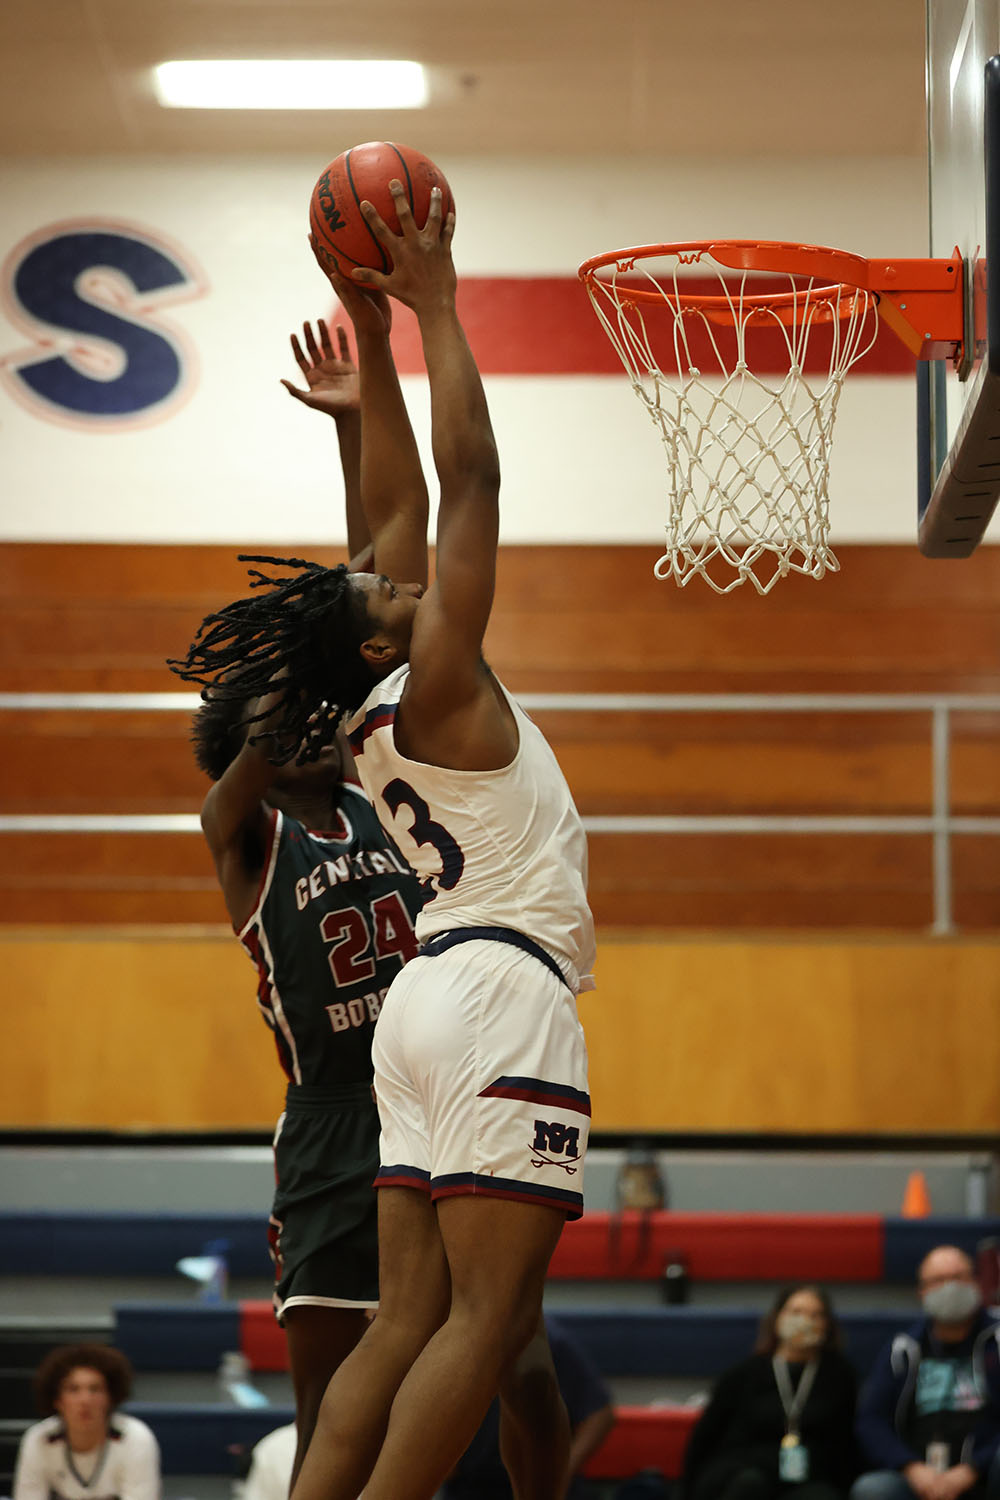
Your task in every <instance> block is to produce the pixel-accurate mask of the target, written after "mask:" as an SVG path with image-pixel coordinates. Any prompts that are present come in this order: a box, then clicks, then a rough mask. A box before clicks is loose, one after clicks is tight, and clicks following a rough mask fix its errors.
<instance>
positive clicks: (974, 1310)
mask: <svg viewBox="0 0 1000 1500" xmlns="http://www.w3.org/2000/svg"><path fill="white" fill-rule="evenodd" d="M918 1286H919V1289H920V1299H921V1302H922V1304H923V1311H924V1316H923V1317H922V1318H921V1319H920V1321H919V1322H917V1323H914V1324H913V1325H912V1327H910V1328H908V1329H907V1330H906V1331H905V1332H902V1333H899V1334H897V1335H896V1337H895V1338H894V1339H893V1340H892V1343H891V1344H890V1345H889V1346H888V1348H886V1349H885V1350H883V1352H882V1354H881V1355H880V1356H879V1359H878V1360H877V1362H876V1364H875V1366H874V1368H873V1369H872V1372H871V1374H870V1375H869V1377H868V1380H867V1382H866V1383H865V1386H864V1389H863V1391H862V1393H861V1399H860V1402H859V1405H858V1423H857V1434H858V1440H859V1443H860V1445H861V1449H862V1454H863V1457H864V1459H865V1461H866V1462H867V1463H868V1464H869V1465H870V1466H871V1472H869V1473H866V1474H863V1475H862V1476H861V1478H860V1479H858V1481H857V1482H856V1483H855V1485H854V1487H853V1489H852V1491H851V1500H913V1497H914V1496H917V1497H918V1500H958V1497H959V1496H960V1495H962V1496H967V1497H968V1500H986V1497H989V1500H1000V1457H998V1450H1000V1325H998V1324H997V1323H996V1322H995V1320H994V1319H993V1318H991V1317H990V1315H989V1314H988V1313H987V1312H986V1310H985V1309H984V1308H983V1305H982V1296H981V1294H980V1290H979V1285H978V1283H977V1281H976V1276H975V1271H974V1268H973V1264H972V1261H971V1260H970V1259H969V1257H968V1256H967V1255H966V1254H965V1252H964V1251H963V1250H959V1249H958V1248H957V1247H956V1246H954V1245H939V1246H938V1247H937V1249H935V1250H932V1251H931V1252H930V1254H929V1255H927V1256H926V1257H925V1259H924V1260H923V1261H922V1263H921V1265H920V1270H919V1273H918Z"/></svg>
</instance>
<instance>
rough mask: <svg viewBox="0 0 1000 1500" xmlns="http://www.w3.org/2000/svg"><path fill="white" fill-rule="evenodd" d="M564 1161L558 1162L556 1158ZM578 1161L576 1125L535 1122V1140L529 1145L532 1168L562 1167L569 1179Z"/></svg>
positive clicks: (577, 1131) (578, 1150)
mask: <svg viewBox="0 0 1000 1500" xmlns="http://www.w3.org/2000/svg"><path fill="white" fill-rule="evenodd" d="M560 1156H562V1157H565V1158H566V1160H564V1161H558V1160H557V1158H558V1157H560ZM579 1160H580V1130H579V1127H578V1126H576V1125H563V1124H562V1123H561V1122H560V1121H559V1120H554V1121H552V1122H551V1123H550V1122H549V1121H548V1120H536V1121H535V1139H534V1140H533V1141H532V1143H531V1165H532V1166H533V1167H562V1169H563V1171H564V1172H566V1173H567V1174H568V1175H569V1176H570V1177H572V1176H573V1174H574V1173H575V1171H576V1167H575V1166H574V1165H573V1163H574V1162H578V1161H579Z"/></svg>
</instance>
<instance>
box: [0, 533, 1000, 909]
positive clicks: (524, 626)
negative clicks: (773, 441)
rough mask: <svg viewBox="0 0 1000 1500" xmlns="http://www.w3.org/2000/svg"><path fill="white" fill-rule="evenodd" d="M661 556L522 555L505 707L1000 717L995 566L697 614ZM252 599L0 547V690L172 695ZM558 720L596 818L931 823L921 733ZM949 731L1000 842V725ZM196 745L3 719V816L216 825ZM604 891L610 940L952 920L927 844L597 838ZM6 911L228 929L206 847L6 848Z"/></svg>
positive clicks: (876, 552) (152, 568)
mask: <svg viewBox="0 0 1000 1500" xmlns="http://www.w3.org/2000/svg"><path fill="white" fill-rule="evenodd" d="M247 550H250V551H252V550H254V549H253V547H252V545H248V549H247ZM289 550H290V551H295V550H297V549H296V548H295V546H294V544H290V547H289ZM654 552H655V549H651V548H640V547H617V548H600V547H565V548H558V547H546V548H528V547H512V548H505V549H502V551H501V556H500V566H499V580H498V589H497V600H496V607H495V611H494V617H493V622H492V624H491V628H490V635H489V639H488V642H487V645H488V652H489V656H490V659H491V661H492V662H493V664H494V666H495V667H496V669H497V671H498V672H499V673H500V674H501V676H502V677H503V678H504V680H505V681H506V682H507V683H508V684H509V686H510V687H512V688H513V689H514V690H515V691H517V690H520V691H557V692H564V691H602V692H609V691H611V692H615V691H644V692H664V693H671V692H690V691H713V692H714V691H739V692H761V691H776V692H805V691H809V692H824V691H829V692H888V693H899V692H908V691H920V692H939V693H945V692H947V693H955V692H993V693H998V692H1000V649H998V648H1000V548H987V549H981V550H980V551H979V552H978V553H977V554H975V556H974V557H972V558H971V559H968V560H967V561H964V562H961V563H957V562H956V563H943V562H931V561H929V560H928V559H925V558H922V557H921V556H920V555H919V554H918V553H917V552H916V550H915V548H913V549H911V548H907V547H848V548H844V549H842V552H841V562H842V571H841V572H840V573H839V574H836V575H832V576H830V577H828V578H826V579H824V580H823V581H822V582H821V583H815V582H813V581H812V580H808V579H802V578H793V579H789V580H786V581H785V582H783V583H782V584H780V585H778V586H777V588H776V589H775V591H774V593H773V594H772V595H770V596H769V597H768V598H766V599H761V598H760V597H759V596H757V595H756V594H755V593H753V592H752V591H747V590H741V591H738V592H737V593H736V594H734V595H731V596H729V597H728V598H726V599H720V598H718V597H716V596H715V595H713V594H711V593H710V592H709V591H708V590H707V589H702V590H700V591H699V589H697V588H696V587H694V586H692V587H691V588H688V589H686V590H684V591H679V590H677V589H676V588H675V587H674V586H673V585H668V584H663V583H660V582H658V581H657V580H655V579H654V578H653V577H652V572H651V567H652V562H653V556H654ZM314 555H317V556H319V557H320V559H321V560H323V561H327V562H335V561H338V560H340V554H339V553H337V552H335V551H333V550H324V549H319V551H318V552H316V553H315V554H314ZM244 585H245V571H244V567H243V565H242V564H239V563H238V562H237V561H236V560H235V555H234V552H233V550H232V549H230V548H223V547H180V546H176V547H130V546H118V547H115V546H71V545H52V544H46V545H29V544H23V545H22V544H10V545H7V546H5V547H2V548H0V602H2V604H3V609H2V611H0V691H59V690H67V691H100V690H110V691H116V690H119V691H140V690H142V691H157V692H162V691H171V690H178V689H180V688H181V686H182V685H181V684H180V683H179V682H178V680H177V679H176V678H174V677H172V676H171V675H170V674H169V673H168V672H167V670H166V668H165V666H164V657H165V656H166V655H167V654H170V653H174V652H179V651H182V650H183V649H184V647H185V645H186V643H187V641H188V640H189V638H190V636H191V635H192V633H193V631H194V630H195V628H196V627H197V624H198V622H199V621H200V620H201V619H202V617H203V616H204V615H205V614H206V613H207V612H208V611H210V610H211V609H213V608H216V607H218V605H219V604H220V603H222V602H224V601H225V600H226V599H227V598H229V597H232V596H234V595H235V594H238V593H241V592H243V590H244ZM538 717H539V720H540V722H541V724H542V726H543V728H544V729H545V731H546V733H547V734H548V735H549V737H550V739H551V741H552V743H553V745H554V748H555V750H556V753H557V754H558V756H559V758H560V760H561V762H562V764H563V766H564V768H565V770H566V773H567V777H568V780H569V782H570V785H571V787H572V789H573V792H574V795H575V796H576V798H577V800H578V803H579V805H580V807H581V809H582V810H583V811H584V812H585V813H586V814H590V815H601V814H613V813H635V814H642V813H652V814H677V813H689V814H691V813H694V814H720V813H780V814H786V815H787V814H796V813H798V814H809V813H883V814H888V813H897V814H922V813H926V812H927V811H928V810H929V804H930V794H931V761H930V753H929V721H928V716H927V715H926V714H918V713H914V714H906V715H900V716H894V715H884V714H864V715H860V714H858V715H843V716H841V715H833V714H823V715H808V716H802V715H797V714H789V713H784V714H774V715H770V714H764V713H760V714H755V715H753V716H749V717H742V716H735V715H726V716H712V715H708V714H704V713H700V714H697V713H694V714H683V715H676V714H661V715H657V714H642V715H640V714H634V713H627V714H618V715H615V714H609V713H588V714H579V715H578V714H570V713H566V712H545V713H540V714H539V715H538ZM954 728H955V738H954V744H953V754H952V796H953V802H954V806H955V809H956V811H958V812H962V813H969V814H974V813H980V814H987V815H993V814H995V813H996V811H997V809H998V808H1000V753H998V751H1000V715H997V714H992V713H982V712H980V713H975V714H964V713H963V714H960V715H956V716H955V722H954ZM187 732H188V721H187V716H186V714H183V713H178V714H173V713H171V714H150V713H136V712H128V713H121V714H115V715H113V716H112V715H98V714H89V713H88V714H79V715H74V714H70V713H64V712H60V713H50V714H41V713H29V712H26V711H5V712H3V713H0V813H46V812H50V813H58V812H74V813H79V812H122V813H162V812H187V813H194V812H196V811H197V808H198V806H199V804H200V801H201V797H202V795H203V792H204V787H205V783H204V781H203V779H202V778H201V776H200V774H199V773H198V771H197V769H196V767H195V766H194V764H193V760H192V758H191V755H190V750H189V747H188V744H187ZM998 844H1000V841H997V840H995V839H988V838H982V837H980V838H969V839H967V840H963V841H959V842H957V843H956V846H955V872H956V891H955V911H956V914H957V915H958V918H959V920H960V921H961V922H962V923H963V924H964V925H965V926H968V927H971V928H992V927H997V926H1000V882H998V881H997V880H996V879H995V875H994V870H995V867H996V861H997V856H998V855H1000V847H998ZM592 870H593V882H592V892H593V902H594V908H595V913H596V915H597V918H598V920H599V921H600V922H602V923H607V924H611V925H614V926H626V927H628V926H631V927H637V926H638V927H670V928H675V929H677V928H680V929H684V928H702V927H712V926H722V927H726V926H732V927H734V928H738V929H747V928H751V927H755V926H763V927H786V926H790V927H795V926H813V927H818V928H836V927H840V926H859V927H867V928H892V927H903V928H909V929H911V930H912V929H920V928H921V927H924V926H926V925H927V923H928V922H929V921H930V917H931V885H930V849H929V843H928V840H927V839H926V838H918V837H886V836H872V835H858V836H856V837H850V838H845V837H834V836H829V837H827V836H824V837H822V838H803V837H796V836H787V837H783V838H777V839H775V838H762V837H758V836H754V837H749V836H748V837H739V838H732V837H730V838H716V837H714V836H713V837H699V838H694V837H691V838H678V837H669V838H668V837H664V836H649V835H633V836H629V837H620V836H610V835H599V836H595V837H594V839H593V840H592ZM0 891H2V894H3V900H4V905H3V911H2V915H0V922H6V923H18V922H23V921H52V922H55V923H60V922H72V921H76V922H87V923H89V922H103V923H112V922H141V921H146V920H148V921H156V922H167V923H171V922H172V923H177V924H180V925H185V924H188V923H192V922H196V923H197V922H216V921H222V920H223V916H222V909H221V903H220V902H219V899H218V896H217V893H216V891H215V887H214V881H213V877H212V872H211V867H210V864H209V862H208V860H207V856H206V855H205V852H204V850H203V849H201V848H200V846H199V845H198V839H197V836H193V835H190V836H189V835H185V836H177V837H173V836H167V835H158V836H153V837H152V838H150V839H148V840H147V841H146V842H143V840H142V839H141V838H140V837H138V836H133V835H129V836H115V835H74V836H72V837H70V838H68V839H67V838H66V836H60V835H36V836H34V837H33V838H31V839H29V840H21V841H18V839H17V838H16V837H13V836H10V835H4V834H0Z"/></svg>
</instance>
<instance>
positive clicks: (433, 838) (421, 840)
mask: <svg viewBox="0 0 1000 1500" xmlns="http://www.w3.org/2000/svg"><path fill="white" fill-rule="evenodd" d="M382 797H383V799H384V801H385V804H386V806H387V807H388V809H389V811H390V812H391V813H392V815H393V817H395V815H396V813H398V812H399V809H400V808H401V807H408V808H409V809H410V811H411V812H412V813H413V822H412V823H411V824H410V828H409V834H410V838H411V839H412V840H413V842H414V843H415V844H419V845H420V846H421V847H423V846H424V845H425V844H430V845H432V846H433V848H435V849H436V850H437V852H438V854H439V855H440V856H441V873H440V874H439V875H432V876H430V877H429V878H425V879H423V880H422V881H421V882H420V883H421V885H422V886H423V888H424V890H425V891H426V892H427V898H428V900H433V899H434V896H435V895H436V894H437V892H438V891H439V890H440V891H453V890H454V889H455V887H456V885H458V882H459V881H460V880H461V878H462V871H463V870H464V869H465V855H464V854H463V853H462V850H461V848H460V847H459V845H458V844H457V843H456V842H455V840H454V839H453V838H452V836H451V834H450V833H449V832H448V830H447V828H444V827H442V825H441V824H440V823H435V821H434V819H433V818H432V817H431V810H430V808H429V807H428V806H427V803H426V802H425V801H424V799H423V797H421V795H420V793H419V792H416V791H414V789H413V787H412V786H411V785H410V783H409V782H408V781H403V780H402V778H401V777H399V776H397V777H396V779H395V780H394V781H390V782H389V785H388V786H387V787H386V789H385V791H384V792H383V793H382Z"/></svg>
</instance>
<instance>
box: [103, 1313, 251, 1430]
mask: <svg viewBox="0 0 1000 1500" xmlns="http://www.w3.org/2000/svg"><path fill="white" fill-rule="evenodd" d="M114 1315H115V1343H116V1344H117V1345H118V1347H119V1349H120V1350H121V1351H122V1353H123V1354H125V1355H127V1356H128V1358H129V1359H130V1360H131V1361H132V1364H133V1365H134V1366H135V1368H136V1369H137V1370H217V1369H218V1367H219V1361H220V1360H221V1358H222V1356H223V1355H224V1354H226V1353H228V1352H229V1351H230V1350H238V1349H239V1347H240V1308H239V1303H238V1302H226V1303H223V1304H222V1305H221V1306H219V1307H211V1306H208V1305H207V1304H205V1303H196V1304H194V1305H193V1306H191V1305H188V1304H181V1305H178V1304H177V1303H174V1302H123V1303H120V1304H119V1305H118V1306H117V1307H116V1308H115V1309H114ZM275 1425H277V1424H275Z"/></svg>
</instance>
